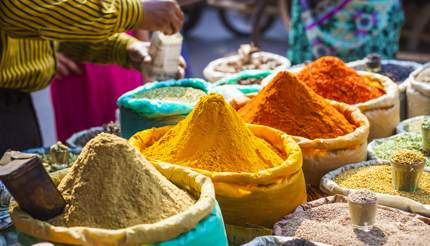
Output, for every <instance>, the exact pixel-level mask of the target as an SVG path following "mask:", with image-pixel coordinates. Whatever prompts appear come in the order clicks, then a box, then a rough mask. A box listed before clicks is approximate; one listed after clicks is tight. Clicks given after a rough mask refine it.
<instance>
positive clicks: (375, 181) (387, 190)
mask: <svg viewBox="0 0 430 246" xmlns="http://www.w3.org/2000/svg"><path fill="white" fill-rule="evenodd" d="M335 182H336V183H337V184H338V185H340V186H341V187H344V188H349V189H368V190H371V191H373V192H379V193H384V194H390V195H400V196H404V197H407V198H410V199H413V200H415V201H418V202H421V203H424V204H430V173H428V172H423V175H422V176H421V180H420V183H419V188H418V189H417V191H416V192H403V191H395V190H394V189H393V185H392V183H391V166H389V165H377V166H368V167H360V168H356V169H350V170H348V171H346V172H344V173H341V174H340V175H338V176H337V177H336V178H335Z"/></svg>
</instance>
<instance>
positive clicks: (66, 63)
mask: <svg viewBox="0 0 430 246" xmlns="http://www.w3.org/2000/svg"><path fill="white" fill-rule="evenodd" d="M56 56H57V72H56V74H55V76H54V79H57V80H61V79H63V78H65V77H67V76H69V75H71V74H78V75H79V74H82V71H81V69H80V68H79V66H78V64H76V62H74V61H73V60H72V59H70V58H68V57H67V56H65V55H63V54H61V53H59V52H57V53H56Z"/></svg>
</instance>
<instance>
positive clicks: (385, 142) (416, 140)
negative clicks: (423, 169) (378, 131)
mask: <svg viewBox="0 0 430 246" xmlns="http://www.w3.org/2000/svg"><path fill="white" fill-rule="evenodd" d="M429 132H430V126H429ZM428 137H429V138H430V136H428ZM427 142H429V144H430V139H428V140H427ZM427 148H429V150H428V151H430V146H428V147H427ZM402 149H407V150H414V151H418V152H421V153H423V154H424V155H425V159H426V166H427V167H430V156H428V151H425V146H424V138H423V134H421V132H420V133H415V132H404V133H400V134H397V135H394V136H391V137H388V138H381V139H375V140H373V141H372V142H371V143H370V144H369V146H368V155H369V159H372V160H390V159H391V158H392V156H393V154H394V153H395V152H396V151H398V150H402Z"/></svg>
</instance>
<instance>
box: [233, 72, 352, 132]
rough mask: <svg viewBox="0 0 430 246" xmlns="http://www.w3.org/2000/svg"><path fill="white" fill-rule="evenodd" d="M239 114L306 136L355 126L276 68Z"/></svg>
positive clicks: (322, 99)
mask: <svg viewBox="0 0 430 246" xmlns="http://www.w3.org/2000/svg"><path fill="white" fill-rule="evenodd" d="M239 115H240V116H241V117H242V118H243V119H244V120H245V121H246V122H248V123H253V124H259V125H266V126H270V127H273V128H277V129H279V130H282V131H284V132H286V133H288V134H290V135H294V136H301V137H305V138H308V139H315V138H336V137H338V136H343V135H345V134H348V133H351V132H352V131H354V129H355V126H354V125H353V124H351V123H350V122H349V121H348V120H347V119H346V117H345V116H344V115H343V114H342V113H340V112H339V111H337V109H336V108H335V107H334V106H332V105H331V104H330V103H329V102H328V101H326V100H325V99H324V98H322V97H321V96H319V95H318V94H316V93H315V92H314V91H312V90H311V89H310V88H309V87H307V86H306V85H305V84H304V83H303V82H301V81H299V80H298V79H297V77H296V76H295V75H294V74H292V73H289V72H286V71H284V72H279V73H278V74H277V75H276V76H275V78H273V80H272V81H271V82H270V83H269V84H268V85H267V86H266V87H264V88H263V90H262V91H261V92H260V93H259V94H258V95H257V96H256V97H254V98H253V99H252V100H251V101H250V102H249V103H247V104H246V105H245V106H244V107H242V108H241V109H240V110H239Z"/></svg>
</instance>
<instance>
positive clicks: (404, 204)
mask: <svg viewBox="0 0 430 246" xmlns="http://www.w3.org/2000/svg"><path fill="white" fill-rule="evenodd" d="M383 166H388V167H387V168H386V169H382V167H383ZM366 167H381V168H380V169H373V170H369V172H371V173H372V175H375V177H377V178H370V179H373V180H372V182H370V181H369V180H361V181H360V180H350V182H352V183H354V186H356V187H357V188H359V189H370V190H372V191H374V192H376V196H377V199H378V204H380V205H384V206H388V207H393V208H397V209H401V210H404V211H407V212H411V213H417V214H421V215H423V216H426V217H430V206H429V205H426V204H428V203H420V202H418V201H417V200H418V199H421V200H424V199H430V198H429V197H428V191H427V192H426V191H423V192H420V191H418V192H416V193H409V192H400V193H399V192H396V191H394V190H393V188H392V184H391V182H390V181H391V179H390V178H391V174H388V172H387V173H382V172H384V171H387V170H388V171H389V170H391V166H390V161H384V160H371V161H366V162H359V163H353V164H349V165H346V166H343V167H340V168H338V169H336V170H333V171H331V172H329V173H327V174H326V175H324V177H323V178H322V179H321V185H320V188H321V190H322V191H324V192H325V193H327V194H330V195H334V194H339V195H344V196H347V195H348V194H349V193H350V192H351V191H352V190H354V189H350V188H347V187H342V186H341V185H339V184H338V183H336V179H337V178H338V177H339V176H342V175H346V174H347V173H348V172H354V171H355V170H358V169H360V168H366ZM378 172H381V173H378ZM425 172H426V173H427V174H426V175H429V176H430V169H429V168H426V169H425ZM350 175H354V176H355V177H357V176H358V175H359V174H358V173H356V172H354V173H351V174H350ZM349 177H353V176H349ZM345 178H346V177H344V178H343V179H345ZM370 184H372V185H370ZM372 187H375V188H377V189H379V190H391V191H390V192H392V194H396V195H392V194H387V193H385V194H384V193H381V192H377V191H379V190H374V189H372ZM406 196H408V197H406ZM426 197H427V198H426ZM411 198H414V199H411Z"/></svg>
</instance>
